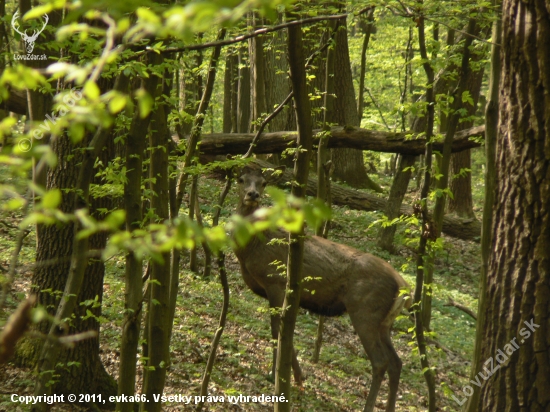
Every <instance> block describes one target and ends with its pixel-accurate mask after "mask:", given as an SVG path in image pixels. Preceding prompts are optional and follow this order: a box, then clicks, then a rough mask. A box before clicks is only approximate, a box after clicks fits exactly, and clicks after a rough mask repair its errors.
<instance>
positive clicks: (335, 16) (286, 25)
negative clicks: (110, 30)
mask: <svg viewBox="0 0 550 412" xmlns="http://www.w3.org/2000/svg"><path fill="white" fill-rule="evenodd" d="M370 8H371V6H368V7H365V8H364V9H361V10H359V11H358V12H356V13H354V12H350V13H342V14H333V15H330V16H316V17H310V18H308V19H303V20H295V21H290V22H288V23H282V24H279V25H277V26H273V27H266V28H262V29H258V30H255V31H253V32H251V33H248V34H243V35H241V36H237V37H234V38H232V39H226V40H221V41H213V42H208V43H202V44H191V45H189V46H183V47H171V48H166V49H164V50H160V51H159V50H153V49H151V48H149V47H148V48H147V49H146V50H143V51H142V52H145V53H151V52H155V53H159V52H160V53H177V52H183V51H190V50H202V49H208V48H210V47H216V46H229V45H231V44H235V43H240V42H243V41H246V40H248V39H251V38H253V37H257V36H261V35H263V34H268V33H273V32H275V31H279V30H283V29H287V28H289V27H293V26H300V25H309V24H313V23H318V22H321V21H326V20H340V19H345V18H347V17H348V16H349V15H353V16H360V15H361V14H364V13H366V12H367V11H369V10H370Z"/></svg>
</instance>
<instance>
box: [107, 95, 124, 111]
mask: <svg viewBox="0 0 550 412" xmlns="http://www.w3.org/2000/svg"><path fill="white" fill-rule="evenodd" d="M126 101H127V100H126V96H124V95H120V94H117V95H116V96H114V97H113V98H112V99H111V101H110V102H109V111H110V112H111V113H112V114H116V113H118V112H120V111H121V110H122V109H124V108H125V107H126Z"/></svg>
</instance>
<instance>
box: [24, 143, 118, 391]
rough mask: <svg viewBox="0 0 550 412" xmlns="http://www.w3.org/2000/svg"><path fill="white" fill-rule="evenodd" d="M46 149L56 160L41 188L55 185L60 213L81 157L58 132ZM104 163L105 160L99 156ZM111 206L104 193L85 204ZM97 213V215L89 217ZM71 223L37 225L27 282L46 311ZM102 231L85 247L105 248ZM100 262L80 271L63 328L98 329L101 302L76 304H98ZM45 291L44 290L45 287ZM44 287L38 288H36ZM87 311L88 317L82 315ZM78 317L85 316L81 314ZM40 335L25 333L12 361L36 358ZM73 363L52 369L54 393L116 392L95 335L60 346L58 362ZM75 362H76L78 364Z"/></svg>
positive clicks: (52, 302)
mask: <svg viewBox="0 0 550 412" xmlns="http://www.w3.org/2000/svg"><path fill="white" fill-rule="evenodd" d="M51 145H52V149H53V150H54V152H55V153H56V154H57V156H58V165H57V167H55V168H52V169H50V170H49V171H48V175H47V188H48V189H55V188H58V189H61V192H62V201H61V204H60V208H61V210H62V211H63V212H64V213H73V212H74V210H73V206H74V204H75V203H74V188H75V187H76V185H77V180H78V170H79V164H80V162H81V161H82V158H81V156H80V155H78V153H79V150H78V149H77V148H76V147H75V146H74V145H73V144H71V142H70V139H69V138H68V137H58V138H57V139H55V140H54V141H53V142H52V143H51ZM103 161H104V164H107V161H108V159H107V158H104V159H103ZM99 207H104V208H107V209H110V208H111V204H110V201H109V200H108V199H106V198H103V199H92V201H91V208H92V210H96V209H97V208H99ZM95 218H96V219H97V218H99V216H97V215H96V216H95ZM73 241H74V225H73V224H64V225H51V226H44V227H43V228H42V232H41V236H40V237H39V238H38V244H37V252H36V253H37V256H36V263H37V265H36V269H35V271H34V273H33V278H32V284H33V285H36V286H35V287H34V288H33V292H34V293H36V294H37V296H38V304H39V305H42V306H44V307H45V308H46V309H47V310H48V313H49V314H50V315H51V316H54V315H55V313H56V310H57V306H58V304H59V295H58V294H56V293H54V292H55V291H63V290H64V289H65V283H66V281H67V274H68V273H69V266H70V259H71V255H72V251H73ZM106 241H107V237H106V235H105V234H95V235H92V236H91V237H90V249H91V250H92V251H99V250H103V249H104V248H105V245H106ZM103 276H104V264H103V262H102V261H100V260H98V259H97V257H96V258H93V259H91V260H90V262H89V264H88V266H87V268H86V273H85V283H84V284H83V286H82V289H81V292H80V294H79V296H78V299H77V302H78V304H77V306H76V308H77V309H76V313H75V319H74V320H73V322H72V326H71V328H70V330H69V333H78V332H83V331H96V332H97V333H99V323H98V321H97V318H96V316H97V317H99V316H100V315H101V307H100V306H99V307H89V306H85V305H81V303H82V302H85V301H94V300H95V298H96V297H97V298H98V299H99V300H98V302H99V303H101V301H102V296H103ZM47 290H49V292H47ZM41 291H44V292H41ZM87 310H90V311H91V312H92V313H93V314H94V316H92V317H87V316H86V315H87V313H86V311H87ZM84 317H87V318H86V319H84ZM50 326H51V325H50V324H49V323H48V322H42V323H40V324H38V325H37V328H36V329H37V331H39V332H41V333H43V334H47V333H48V331H49V329H50ZM43 343H44V342H43V340H36V339H30V338H26V339H23V340H22V341H21V343H20V345H19V347H18V352H17V362H18V363H19V364H21V365H26V366H34V365H35V363H36V361H37V360H38V357H39V354H40V350H41V348H42V345H43ZM68 362H76V363H75V364H73V366H70V367H63V368H58V369H56V373H58V374H59V377H58V378H57V380H58V381H57V383H56V384H55V387H54V393H58V394H66V395H67V394H71V393H105V394H111V395H114V394H116V384H115V382H114V380H113V379H112V378H111V377H110V376H109V375H108V374H107V372H106V371H105V369H104V368H103V365H102V363H101V359H100V357H99V337H95V338H91V339H87V340H83V341H81V342H79V343H78V344H77V345H76V346H75V347H74V348H73V349H71V350H63V351H62V352H61V354H60V357H59V364H61V365H67V363H68ZM78 364H80V366H79V365H78Z"/></svg>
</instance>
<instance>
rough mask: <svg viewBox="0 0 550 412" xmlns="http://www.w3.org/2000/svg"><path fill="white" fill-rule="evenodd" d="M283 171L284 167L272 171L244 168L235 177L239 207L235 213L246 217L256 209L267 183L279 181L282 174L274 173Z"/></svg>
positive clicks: (251, 167) (250, 167)
mask: <svg viewBox="0 0 550 412" xmlns="http://www.w3.org/2000/svg"><path fill="white" fill-rule="evenodd" d="M277 170H280V171H284V170H285V166H279V167H276V168H274V169H266V170H262V169H260V168H259V167H253V166H245V167H243V168H242V169H241V170H240V171H237V173H236V175H237V176H239V177H238V178H237V184H238V188H239V205H238V207H237V212H238V213H239V214H241V215H243V216H248V215H250V214H252V213H254V211H255V210H256V209H258V207H260V199H261V197H262V195H263V193H264V189H265V187H266V186H267V185H268V184H269V183H274V182H276V181H277V180H279V179H280V177H281V174H282V173H275V171H277Z"/></svg>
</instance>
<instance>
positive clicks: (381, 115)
mask: <svg viewBox="0 0 550 412" xmlns="http://www.w3.org/2000/svg"><path fill="white" fill-rule="evenodd" d="M367 93H368V94H369V97H370V99H371V101H372V103H373V104H374V107H376V110H378V113H380V117H381V118H382V121H383V122H384V125H385V126H386V129H388V131H389V132H391V131H392V130H391V128H390V126H388V123H387V122H386V119H385V118H384V114H383V113H382V110H381V109H380V106H379V105H378V103H377V102H376V100H375V99H374V96H373V95H372V93H371V92H370V89H367Z"/></svg>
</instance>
